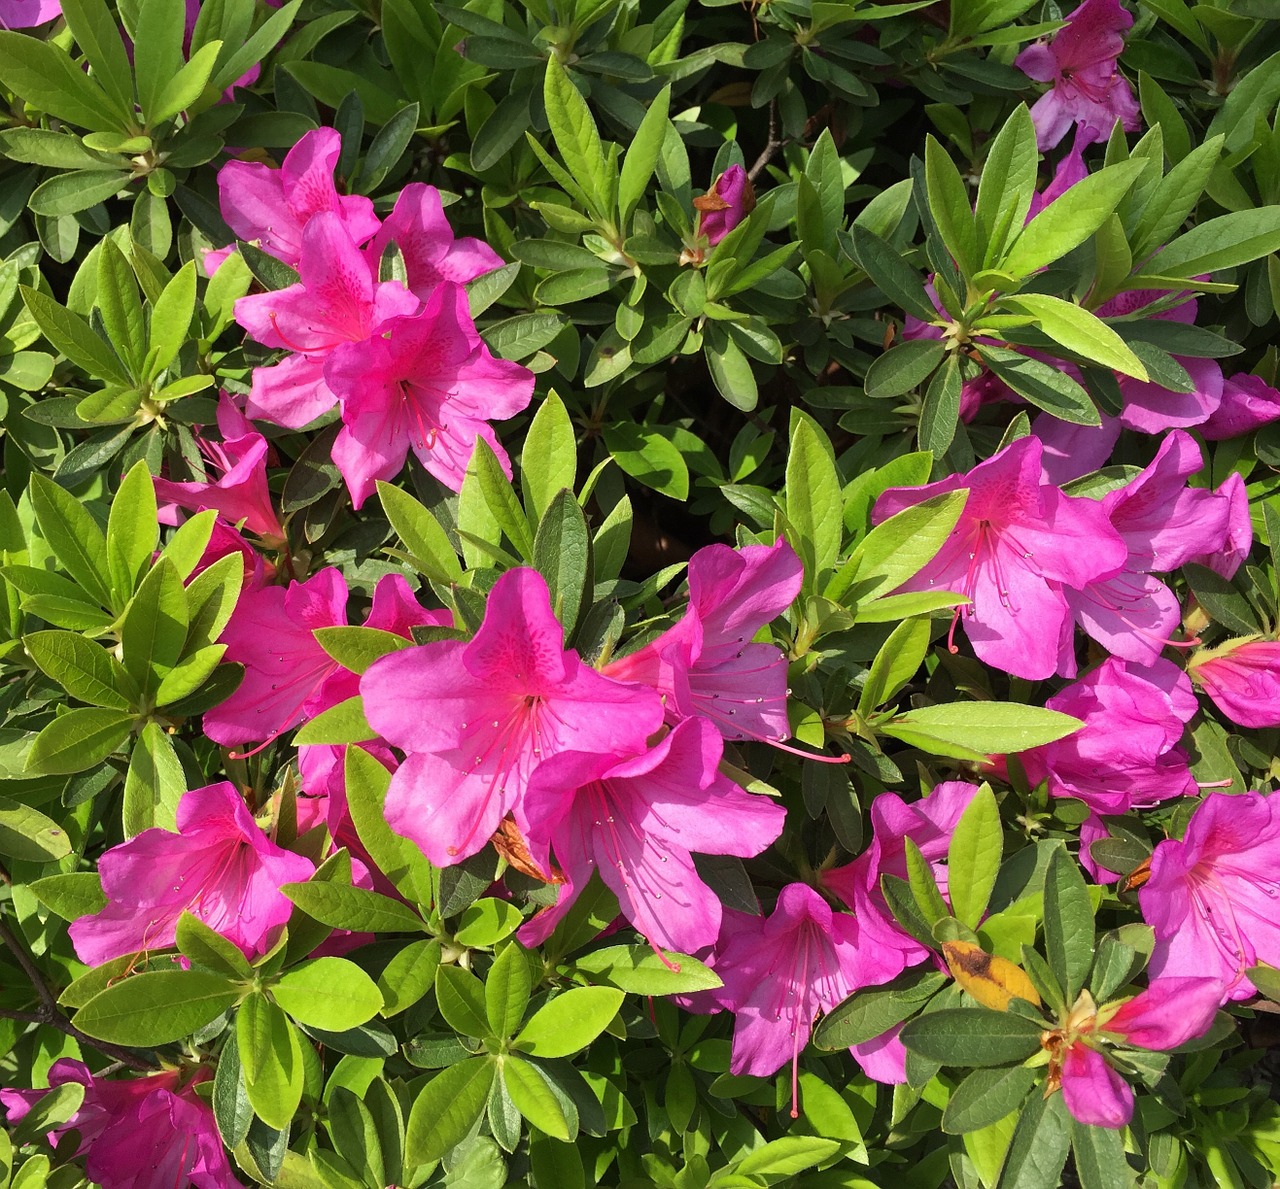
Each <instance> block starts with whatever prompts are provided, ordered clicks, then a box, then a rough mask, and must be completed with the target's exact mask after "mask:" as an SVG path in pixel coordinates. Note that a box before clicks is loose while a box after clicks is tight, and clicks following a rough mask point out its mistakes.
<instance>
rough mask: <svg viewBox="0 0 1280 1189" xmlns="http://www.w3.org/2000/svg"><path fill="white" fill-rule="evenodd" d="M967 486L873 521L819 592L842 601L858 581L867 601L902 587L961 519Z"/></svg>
mask: <svg viewBox="0 0 1280 1189" xmlns="http://www.w3.org/2000/svg"><path fill="white" fill-rule="evenodd" d="M968 499H969V492H968V489H967V488H966V489H962V490H960V491H949V492H944V493H943V494H942V495H935V496H931V497H930V498H929V499H927V500H922V501H921V502H920V503H918V504H913V505H912V506H911V507H909V508H904V509H903V510H902V511H901V512H898V513H896V514H895V515H893V516H890V517H889V519H888V520H886V521H884V522H883V523H881V524H878V525H876V527H875V528H873V529H872V530H871V531H870V532H869V533H868V534H867V535H866V536H865V537H863V539H862V541H861V543H860V544H859V545H858V547H857V549H855V550H854V551H853V553H852V554H851V555H850V557H849V560H848V561H847V562H846V563H845V564H844V565H843V566H841V568H840V570H839V571H838V572H837V573H836V575H835V576H834V577H833V578H832V579H831V581H830V582H829V583H828V584H827V587H826V590H825V591H823V593H824V594H825V595H826V597H827V598H829V599H836V600H838V599H841V598H843V597H844V595H845V593H846V592H847V591H848V590H849V589H850V587H851V586H853V585H854V584H855V583H856V589H855V591H854V594H855V597H856V599H857V601H858V602H860V603H862V602H870V601H871V600H872V599H877V598H879V597H880V596H881V595H883V594H885V593H887V592H888V591H891V590H893V589H895V588H896V587H899V586H901V585H902V584H903V583H904V582H906V581H907V580H908V579H909V578H912V577H914V576H915V575H916V574H918V573H919V572H920V571H921V570H922V569H923V568H924V567H925V566H926V565H928V564H929V562H931V561H932V560H933V558H934V555H935V554H936V553H937V552H938V550H939V549H941V548H942V546H943V543H944V542H945V541H946V539H947V538H948V537H949V536H950V535H951V533H952V531H953V530H954V529H955V527H956V525H957V524H958V523H959V521H960V515H961V513H962V512H963V511H964V507H965V504H966V503H967V502H968Z"/></svg>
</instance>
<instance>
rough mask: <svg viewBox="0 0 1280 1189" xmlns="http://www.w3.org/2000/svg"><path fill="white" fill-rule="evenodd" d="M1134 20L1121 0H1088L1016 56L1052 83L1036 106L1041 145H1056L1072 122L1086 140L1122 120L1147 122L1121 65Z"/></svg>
mask: <svg viewBox="0 0 1280 1189" xmlns="http://www.w3.org/2000/svg"><path fill="white" fill-rule="evenodd" d="M1132 24H1133V17H1132V16H1130V15H1129V13H1127V12H1125V10H1124V9H1123V8H1122V7H1121V6H1120V3H1119V0H1084V3H1083V4H1081V5H1080V7H1079V8H1077V9H1075V10H1074V11H1072V12H1069V13H1068V14H1067V25H1066V27H1065V28H1063V29H1059V30H1058V32H1057V33H1055V34H1054V35H1053V37H1052V38H1050V40H1049V42H1048V44H1036V45H1029V46H1027V48H1026V49H1024V50H1023V51H1022V52H1021V53H1020V54H1019V55H1018V56H1017V57H1016V58H1015V59H1014V65H1015V66H1017V67H1018V68H1019V69H1020V70H1021V71H1022V72H1023V73H1024V74H1026V75H1027V76H1028V77H1030V78H1033V79H1035V80H1036V81H1037V82H1041V83H1052V84H1053V87H1052V89H1051V90H1050V91H1048V92H1047V93H1046V94H1044V95H1041V96H1040V98H1039V99H1038V100H1036V102H1035V105H1034V106H1033V107H1032V109H1031V119H1032V121H1033V122H1034V123H1035V126H1036V143H1037V145H1038V147H1039V148H1040V150H1041V151H1043V150H1045V149H1051V148H1053V146H1054V145H1056V144H1057V143H1058V141H1060V140H1061V139H1062V138H1063V136H1064V135H1066V132H1067V129H1068V128H1070V127H1071V125H1072V124H1076V125H1077V126H1078V127H1079V130H1080V134H1081V136H1082V137H1084V138H1085V141H1084V143H1086V144H1088V143H1092V142H1093V141H1098V140H1106V139H1107V137H1108V136H1110V135H1111V129H1112V128H1113V127H1114V126H1115V123H1116V121H1117V120H1119V121H1120V122H1121V124H1122V126H1123V127H1124V129H1125V131H1126V132H1136V131H1137V130H1138V129H1139V128H1141V127H1142V122H1141V119H1140V116H1139V111H1138V101H1137V100H1136V99H1135V98H1134V95H1133V89H1132V88H1131V87H1130V86H1129V84H1128V82H1127V81H1126V80H1125V78H1124V76H1123V75H1122V74H1120V72H1119V71H1118V70H1117V69H1116V59H1117V58H1118V57H1119V56H1120V52H1121V51H1122V50H1123V49H1124V36H1123V34H1124V31H1125V30H1126V29H1128V28H1129V27H1130V26H1132Z"/></svg>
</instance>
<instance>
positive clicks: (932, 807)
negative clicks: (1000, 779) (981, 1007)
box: [820, 780, 978, 981]
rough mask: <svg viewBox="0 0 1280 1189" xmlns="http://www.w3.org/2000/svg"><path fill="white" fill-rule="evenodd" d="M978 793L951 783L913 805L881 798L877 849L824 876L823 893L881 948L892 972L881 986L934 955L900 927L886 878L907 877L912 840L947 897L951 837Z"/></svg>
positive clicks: (875, 825)
mask: <svg viewBox="0 0 1280 1189" xmlns="http://www.w3.org/2000/svg"><path fill="white" fill-rule="evenodd" d="M977 791H978V786H977V785H976V784H969V783H967V782H965V781H963V780H947V781H943V782H942V783H941V784H939V785H936V786H935V787H934V788H933V790H932V791H931V792H930V793H929V795H928V796H926V797H923V798H921V799H920V800H919V801H913V802H910V803H908V802H906V801H904V800H903V799H902V798H901V797H900V796H899V795H898V794H897V793H881V794H880V795H879V796H878V797H877V798H876V799H875V800H874V801H873V802H872V803H871V845H870V846H869V847H868V848H867V849H866V850H865V851H863V852H862V854H860V855H859V856H858V857H857V858H856V859H854V861H853V862H852V863H849V864H847V865H846V866H844V867H835V868H832V869H830V870H827V871H824V872H823V873H822V875H821V877H820V878H821V881H822V886H823V888H824V889H826V890H828V891H831V892H834V893H835V894H836V895H837V896H839V897H840V899H841V900H843V901H844V902H845V904H847V905H848V906H849V907H850V908H852V909H853V911H854V912H855V913H856V914H857V917H858V920H859V921H861V922H862V927H863V929H864V930H865V931H866V935H867V937H868V938H870V939H871V940H872V941H873V943H874V945H875V946H876V948H877V952H878V953H879V955H880V960H881V962H882V963H883V964H884V965H883V969H884V970H885V971H886V974H885V977H884V979H881V980H878V981H887V980H888V979H890V978H895V977H897V976H898V975H899V974H901V973H902V971H904V970H905V969H906V968H907V967H908V966H915V965H916V964H917V963H919V962H923V961H925V959H926V958H928V956H929V952H930V951H929V950H928V949H926V948H925V947H924V946H923V945H921V944H920V943H919V942H918V941H917V940H916V939H915V938H914V937H912V936H911V934H910V933H908V932H907V931H906V930H905V929H903V928H902V926H901V925H899V924H898V922H897V920H896V919H895V917H894V915H893V912H892V910H891V909H890V908H889V904H888V902H887V901H886V900H885V898H884V892H883V891H882V890H881V887H880V877H881V876H882V875H895V876H897V877H898V878H899V879H906V878H907V848H906V839H908V838H910V839H911V841H912V842H914V843H915V844H916V846H918V847H919V848H920V853H921V854H922V855H923V856H924V858H925V859H926V860H927V861H928V863H929V866H930V869H931V870H932V871H933V877H934V879H935V880H936V882H937V884H938V887H939V888H940V889H941V890H942V893H943V895H944V896H945V895H946V894H947V867H946V862H945V860H946V857H947V850H948V848H949V847H950V846H951V835H952V834H953V833H955V828H956V824H957V823H958V822H959V821H960V818H961V817H962V816H963V814H964V811H965V810H966V809H967V808H968V807H969V802H970V801H972V800H973V797H974V794H975V793H976V792H977Z"/></svg>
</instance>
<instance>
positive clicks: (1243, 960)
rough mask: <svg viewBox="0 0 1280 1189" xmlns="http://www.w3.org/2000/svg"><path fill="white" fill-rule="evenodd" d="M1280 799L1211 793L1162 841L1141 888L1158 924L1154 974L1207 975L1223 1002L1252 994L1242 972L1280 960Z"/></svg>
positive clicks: (1146, 910) (1147, 913)
mask: <svg viewBox="0 0 1280 1189" xmlns="http://www.w3.org/2000/svg"><path fill="white" fill-rule="evenodd" d="M1278 806H1280V801H1274V800H1273V799H1272V798H1270V797H1264V796H1263V795H1262V794H1261V793H1242V794H1240V795H1239V796H1230V795H1227V794H1225V793H1210V794H1209V795H1208V796H1207V797H1206V798H1205V799H1204V801H1203V802H1201V804H1200V805H1199V806H1197V808H1196V811H1195V813H1193V814H1192V815H1191V821H1190V822H1189V823H1188V824H1187V832H1186V834H1185V835H1184V836H1183V837H1182V838H1181V839H1176V838H1169V839H1166V840H1165V841H1164V842H1161V843H1160V844H1159V845H1158V846H1157V847H1156V849H1155V853H1154V854H1153V855H1152V856H1151V878H1150V879H1148V880H1147V882H1146V883H1145V884H1143V886H1142V889H1141V891H1139V893H1138V902H1139V904H1140V905H1141V907H1142V915H1143V917H1144V918H1145V919H1146V921H1147V923H1148V924H1149V925H1150V926H1151V927H1152V928H1153V929H1154V930H1155V934H1156V946H1155V951H1154V953H1153V954H1152V955H1151V972H1152V975H1153V976H1166V975H1168V976H1182V975H1210V976H1212V977H1214V978H1216V979H1218V980H1219V982H1221V983H1222V984H1223V986H1224V990H1223V995H1222V998H1223V1000H1224V1001H1225V1000H1228V999H1248V998H1250V997H1251V996H1252V995H1254V994H1255V991H1254V987H1253V984H1252V983H1251V982H1250V981H1249V980H1248V979H1247V978H1246V977H1245V973H1244V972H1245V971H1246V970H1247V969H1248V968H1249V967H1250V966H1254V965H1256V964H1257V963H1259V962H1267V963H1270V964H1271V965H1273V966H1274V965H1280V913H1277V910H1276V909H1277V903H1278V901H1280V876H1278V875H1277V871H1276V862H1275V856H1276V846H1277V844H1278V843H1280V812H1278V811H1277V807H1278Z"/></svg>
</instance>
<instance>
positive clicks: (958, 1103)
mask: <svg viewBox="0 0 1280 1189" xmlns="http://www.w3.org/2000/svg"><path fill="white" fill-rule="evenodd" d="M1038 1075H1039V1071H1038V1070H1035V1069H1028V1068H1027V1067H1026V1066H1025V1065H1014V1066H1012V1067H1011V1068H1010V1067H1005V1068H997V1069H975V1070H974V1071H973V1072H972V1073H971V1074H970V1075H969V1076H968V1077H967V1078H965V1079H964V1081H963V1082H961V1083H960V1084H959V1085H958V1086H957V1087H956V1088H955V1089H954V1090H953V1091H952V1092H951V1098H950V1099H949V1100H948V1102H947V1109H946V1110H945V1111H944V1112H943V1115H942V1130H943V1131H945V1132H948V1133H949V1134H951V1135H962V1134H964V1133H965V1132H966V1131H979V1130H981V1129H982V1128H983V1127H989V1126H990V1125H991V1124H992V1123H997V1122H999V1121H1000V1120H1001V1119H1003V1118H1004V1117H1005V1116H1006V1115H1008V1114H1010V1113H1011V1112H1012V1111H1016V1110H1017V1109H1018V1108H1019V1107H1020V1106H1021V1105H1022V1103H1023V1102H1024V1101H1025V1100H1026V1097H1027V1095H1028V1093H1030V1091H1031V1087H1032V1086H1034V1085H1035V1083H1036V1078H1037V1076H1038ZM1117 1134H1118V1133H1117Z"/></svg>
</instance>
